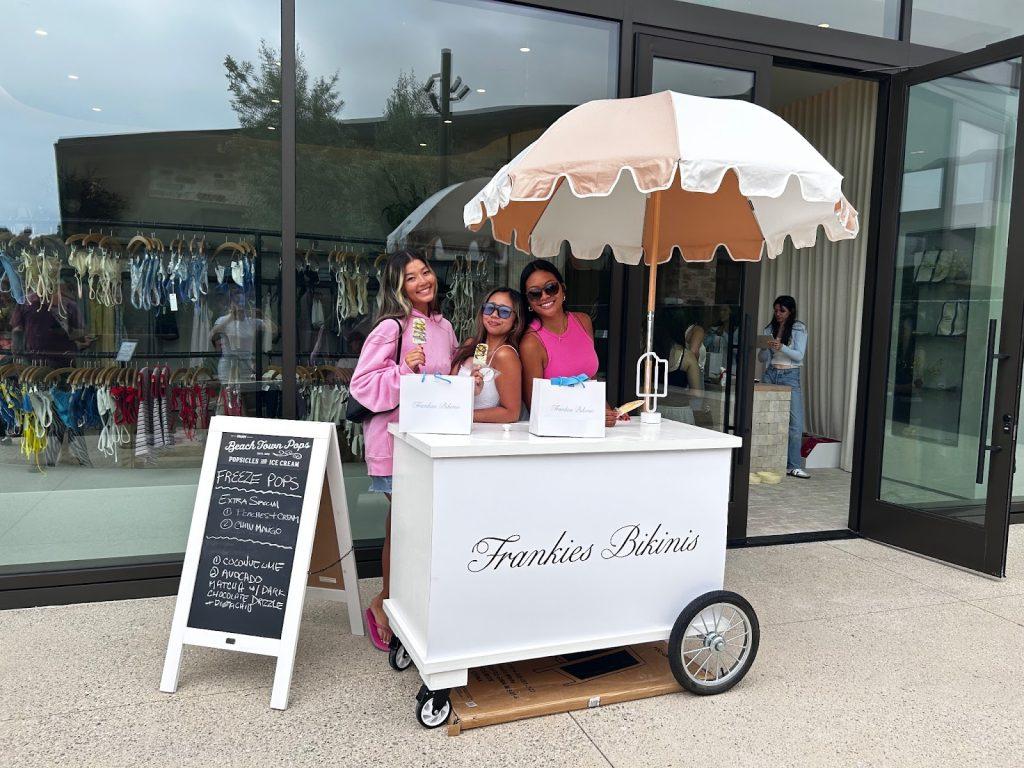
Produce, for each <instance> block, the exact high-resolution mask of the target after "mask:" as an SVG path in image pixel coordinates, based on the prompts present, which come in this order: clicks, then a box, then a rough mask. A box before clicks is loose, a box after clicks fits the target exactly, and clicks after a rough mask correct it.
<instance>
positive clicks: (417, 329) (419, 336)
mask: <svg viewBox="0 0 1024 768" xmlns="http://www.w3.org/2000/svg"><path fill="white" fill-rule="evenodd" d="M412 341H413V343H414V344H426V343H427V321H426V320H424V319H423V318H422V317H417V318H414V319H413V321H412Z"/></svg>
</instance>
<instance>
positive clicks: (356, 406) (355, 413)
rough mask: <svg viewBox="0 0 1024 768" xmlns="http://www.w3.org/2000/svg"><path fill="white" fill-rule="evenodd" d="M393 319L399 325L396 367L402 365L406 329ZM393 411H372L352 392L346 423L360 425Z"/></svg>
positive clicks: (346, 409) (390, 409)
mask: <svg viewBox="0 0 1024 768" xmlns="http://www.w3.org/2000/svg"><path fill="white" fill-rule="evenodd" d="M391 319H392V320H394V321H395V322H396V323H398V343H397V344H396V345H395V365H401V359H402V333H403V332H404V330H405V329H404V328H402V323H401V322H399V320H398V319H397V318H391ZM393 410H395V409H394V408H389V409H388V410H386V411H372V410H370V409H369V408H367V407H366V406H365V405H363V404H362V403H360V402H359V401H358V400H356V399H355V397H354V396H353V395H352V392H351V390H350V391H349V393H348V404H347V405H346V406H345V421H351V422H352V423H353V424H360V423H362V422H364V421H366V420H367V419H368V418H370V417H371V416H373V414H375V413H390V412H391V411H393Z"/></svg>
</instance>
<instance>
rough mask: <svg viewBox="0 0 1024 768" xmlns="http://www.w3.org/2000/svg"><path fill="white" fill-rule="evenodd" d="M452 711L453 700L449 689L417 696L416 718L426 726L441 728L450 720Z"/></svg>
mask: <svg viewBox="0 0 1024 768" xmlns="http://www.w3.org/2000/svg"><path fill="white" fill-rule="evenodd" d="M451 713H452V702H451V699H449V698H448V691H447V690H444V691H433V692H431V693H429V694H427V695H426V696H417V697H416V719H417V720H419V722H420V725H422V726H423V727H424V728H440V727H441V726H442V725H444V724H445V723H447V722H448V716H449V715H451Z"/></svg>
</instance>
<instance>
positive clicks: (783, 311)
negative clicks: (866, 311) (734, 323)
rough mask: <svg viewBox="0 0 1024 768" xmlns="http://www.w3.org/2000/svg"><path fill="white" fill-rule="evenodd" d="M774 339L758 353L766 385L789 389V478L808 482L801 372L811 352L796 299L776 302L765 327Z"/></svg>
mask: <svg viewBox="0 0 1024 768" xmlns="http://www.w3.org/2000/svg"><path fill="white" fill-rule="evenodd" d="M764 335H765V336H770V337H771V339H770V340H769V341H768V342H767V345H766V346H765V348H764V349H762V350H761V351H760V352H759V353H758V358H759V359H760V360H761V362H763V363H764V364H765V371H764V381H765V383H766V384H778V385H781V386H786V387H789V388H790V390H791V394H790V396H789V444H788V446H787V450H786V474H787V475H790V476H792V477H799V478H802V479H807V478H809V477H810V475H809V474H807V472H806V470H804V459H803V456H801V454H800V448H801V446H802V445H803V440H804V396H803V391H802V390H801V387H800V369H801V367H802V366H803V361H804V355H805V354H806V352H807V326H806V325H804V324H803V323H802V322H800V321H799V320H797V319H796V299H794V298H793V297H792V296H779V297H778V298H777V299H775V302H774V315H773V316H772V321H771V322H770V323H768V325H766V326H765V327H764Z"/></svg>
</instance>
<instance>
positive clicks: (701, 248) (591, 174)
mask: <svg viewBox="0 0 1024 768" xmlns="http://www.w3.org/2000/svg"><path fill="white" fill-rule="evenodd" d="M842 180H843V177H842V175H841V174H840V173H839V172H838V171H836V170H835V169H834V168H833V167H832V166H831V165H829V163H828V161H826V160H825V158H823V157H822V156H821V155H820V154H819V153H818V152H817V151H816V150H815V149H814V147H812V146H811V145H810V143H808V142H807V140H806V139H804V138H803V136H801V135H800V133H799V132H797V130H796V129H795V128H793V127H792V126H790V125H789V124H788V123H786V122H785V121H784V120H783V119H782V118H780V117H778V116H777V115H775V114H774V113H772V112H769V111H768V110H766V109H763V108H762V107H759V106H757V105H755V104H751V103H749V102H745V101H735V100H730V99H709V98H703V97H699V96H688V95H685V94H681V93H674V92H671V91H663V92H661V93H656V94H653V95H651V96H641V97H638V98H633V99H608V100H599V101H591V102H588V103H586V104H583V105H581V106H579V107H576V108H575V109H572V110H570V111H569V112H567V113H566V114H565V115H563V116H562V117H561V118H559V119H558V120H557V121H556V122H555V123H554V124H553V125H552V126H551V127H550V128H548V129H547V131H545V132H544V133H543V134H542V135H541V136H540V138H538V139H537V140H536V141H535V142H534V143H533V144H531V145H530V146H528V147H527V148H526V149H524V150H523V151H522V152H520V153H519V155H517V156H516V157H515V158H514V159H513V160H512V161H511V162H510V163H508V164H507V165H506V166H505V167H504V168H502V169H501V170H500V171H498V173H497V174H496V175H495V176H494V178H492V179H491V180H490V181H489V182H488V183H487V184H486V185H485V186H484V187H483V189H481V190H480V192H479V193H478V194H477V195H475V196H474V197H473V198H472V199H471V200H470V201H469V202H468V203H467V204H466V207H465V210H464V213H463V217H464V222H465V224H466V226H467V227H468V228H469V229H470V230H472V231H478V230H479V229H480V228H482V227H483V226H484V223H485V222H486V221H488V220H490V222H491V230H492V234H493V237H494V239H495V240H497V241H498V242H501V243H505V244H514V245H515V247H516V248H518V249H519V250H521V251H523V252H525V253H528V254H533V255H535V256H539V257H543V258H552V257H554V256H556V255H557V254H558V252H559V249H560V247H561V244H562V242H563V241H567V242H568V243H569V246H570V248H571V249H572V253H573V255H574V256H576V257H577V258H580V259H596V258H598V257H600V255H601V253H602V252H603V250H604V248H605V247H606V246H608V247H610V248H611V250H612V252H613V253H614V255H615V258H616V260H618V261H620V262H623V263H626V264H639V263H640V262H641V260H642V261H643V262H644V263H646V264H648V265H649V267H650V270H651V276H650V277H651V279H650V282H649V286H648V293H647V312H648V314H647V352H646V354H645V355H644V357H646V358H648V360H649V362H650V361H651V360H654V361H655V362H657V361H658V358H656V357H655V356H654V351H653V346H652V344H653V339H652V330H653V322H654V304H655V298H656V292H657V269H658V264H661V263H664V262H666V261H668V260H669V259H671V258H672V254H673V253H674V252H676V251H678V252H679V253H680V255H681V257H682V259H683V260H684V261H694V262H708V261H711V260H712V259H713V258H714V257H715V253H716V251H717V250H718V248H720V247H721V248H724V249H725V250H726V252H728V254H729V256H730V257H731V258H732V259H733V260H735V261H758V260H760V259H761V256H762V254H764V253H767V254H768V256H769V258H774V257H776V256H778V255H779V254H780V253H782V250H783V246H784V244H785V241H786V238H787V237H789V238H790V239H791V240H792V242H793V245H794V246H795V247H797V248H804V247H809V246H812V245H814V243H815V241H816V239H817V231H818V227H819V226H820V227H822V228H823V229H824V231H825V235H826V236H827V237H828V238H829V239H830V240H833V241H836V240H845V239H849V238H853V237H856V236H857V232H858V228H859V225H858V220H857V212H856V211H855V210H854V209H853V207H852V206H851V205H850V203H849V202H848V201H847V200H846V198H845V197H844V196H843V192H842ZM651 376H652V374H651V369H650V367H648V373H647V386H648V389H650V387H651ZM638 394H640V393H638ZM648 410H653V409H652V408H651V400H648Z"/></svg>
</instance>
